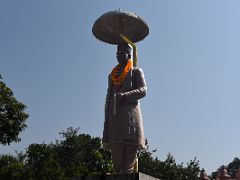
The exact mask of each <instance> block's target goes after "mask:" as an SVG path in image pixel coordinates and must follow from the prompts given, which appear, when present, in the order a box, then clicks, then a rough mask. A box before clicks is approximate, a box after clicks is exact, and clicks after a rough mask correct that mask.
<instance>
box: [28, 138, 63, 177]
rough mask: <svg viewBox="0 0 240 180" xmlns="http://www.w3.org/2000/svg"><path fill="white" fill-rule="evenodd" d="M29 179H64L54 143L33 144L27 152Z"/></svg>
mask: <svg viewBox="0 0 240 180" xmlns="http://www.w3.org/2000/svg"><path fill="white" fill-rule="evenodd" d="M25 168H26V174H25V177H26V178H27V179H39V180H40V179H41V180H42V179H53V180H54V179H63V177H64V173H63V170H62V169H61V167H60V164H59V157H58V156H57V153H56V151H55V150H54V148H53V145H52V144H49V145H48V144H44V143H43V144H31V145H29V147H28V148H27V151H26V154H25Z"/></svg>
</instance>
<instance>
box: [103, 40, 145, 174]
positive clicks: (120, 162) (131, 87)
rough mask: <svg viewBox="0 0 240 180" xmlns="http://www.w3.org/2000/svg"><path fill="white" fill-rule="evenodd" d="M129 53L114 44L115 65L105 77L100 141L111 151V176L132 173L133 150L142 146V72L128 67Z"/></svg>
mask: <svg viewBox="0 0 240 180" xmlns="http://www.w3.org/2000/svg"><path fill="white" fill-rule="evenodd" d="M131 51H132V48H131V46H130V45H129V44H127V43H121V44H118V46H117V54H116V57H117V60H118V63H119V64H118V65H117V66H116V67H115V68H113V70H112V72H111V73H110V75H109V78H108V90H107V96H106V104H105V122H104V131H103V139H102V142H103V144H104V145H105V146H107V147H108V148H109V149H110V150H111V154H112V162H113V168H114V172H115V173H131V172H133V171H134V165H135V163H136V158H137V150H139V149H142V148H144V145H145V143H144V135H143V120H142V114H141V109H140V103H139V99H141V98H143V97H144V96H145V95H146V90H147V87H146V83H145V79H144V75H143V71H142V69H141V68H139V67H133V65H132V64H133V63H132V60H131Z"/></svg>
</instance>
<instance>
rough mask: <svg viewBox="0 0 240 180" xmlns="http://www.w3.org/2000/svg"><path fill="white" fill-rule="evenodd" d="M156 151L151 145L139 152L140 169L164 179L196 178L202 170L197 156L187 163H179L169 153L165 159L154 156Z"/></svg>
mask: <svg viewBox="0 0 240 180" xmlns="http://www.w3.org/2000/svg"><path fill="white" fill-rule="evenodd" d="M155 151H156V150H154V151H150V150H149V147H148V146H147V149H145V150H142V151H140V152H139V154H138V158H139V171H140V172H143V173H146V174H149V175H151V176H154V177H157V178H160V179H164V180H172V179H174V180H195V179H198V174H199V172H200V167H199V161H198V160H197V159H196V158H195V159H194V160H191V161H190V162H188V163H187V166H186V167H184V166H183V163H181V164H177V163H176V161H175V159H174V157H173V156H172V155H171V154H170V153H169V154H168V155H167V158H166V160H165V161H160V160H159V159H158V158H157V157H156V158H153V153H154V152H155Z"/></svg>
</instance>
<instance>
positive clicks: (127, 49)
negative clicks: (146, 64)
mask: <svg viewBox="0 0 240 180" xmlns="http://www.w3.org/2000/svg"><path fill="white" fill-rule="evenodd" d="M131 53H132V47H131V46H130V45H129V44H127V43H121V44H118V46H117V55H116V56H117V60H118V62H119V64H124V63H126V62H127V61H128V59H131Z"/></svg>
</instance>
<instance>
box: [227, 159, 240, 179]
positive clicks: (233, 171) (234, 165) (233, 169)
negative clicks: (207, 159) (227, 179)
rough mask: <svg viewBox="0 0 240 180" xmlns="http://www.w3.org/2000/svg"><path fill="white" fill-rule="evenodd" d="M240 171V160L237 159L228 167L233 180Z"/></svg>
mask: <svg viewBox="0 0 240 180" xmlns="http://www.w3.org/2000/svg"><path fill="white" fill-rule="evenodd" d="M238 169H240V159H239V158H237V157H235V158H234V159H233V160H232V162H230V163H229V164H228V165H227V170H228V173H229V175H231V177H232V178H235V175H236V172H237V171H238Z"/></svg>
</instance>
